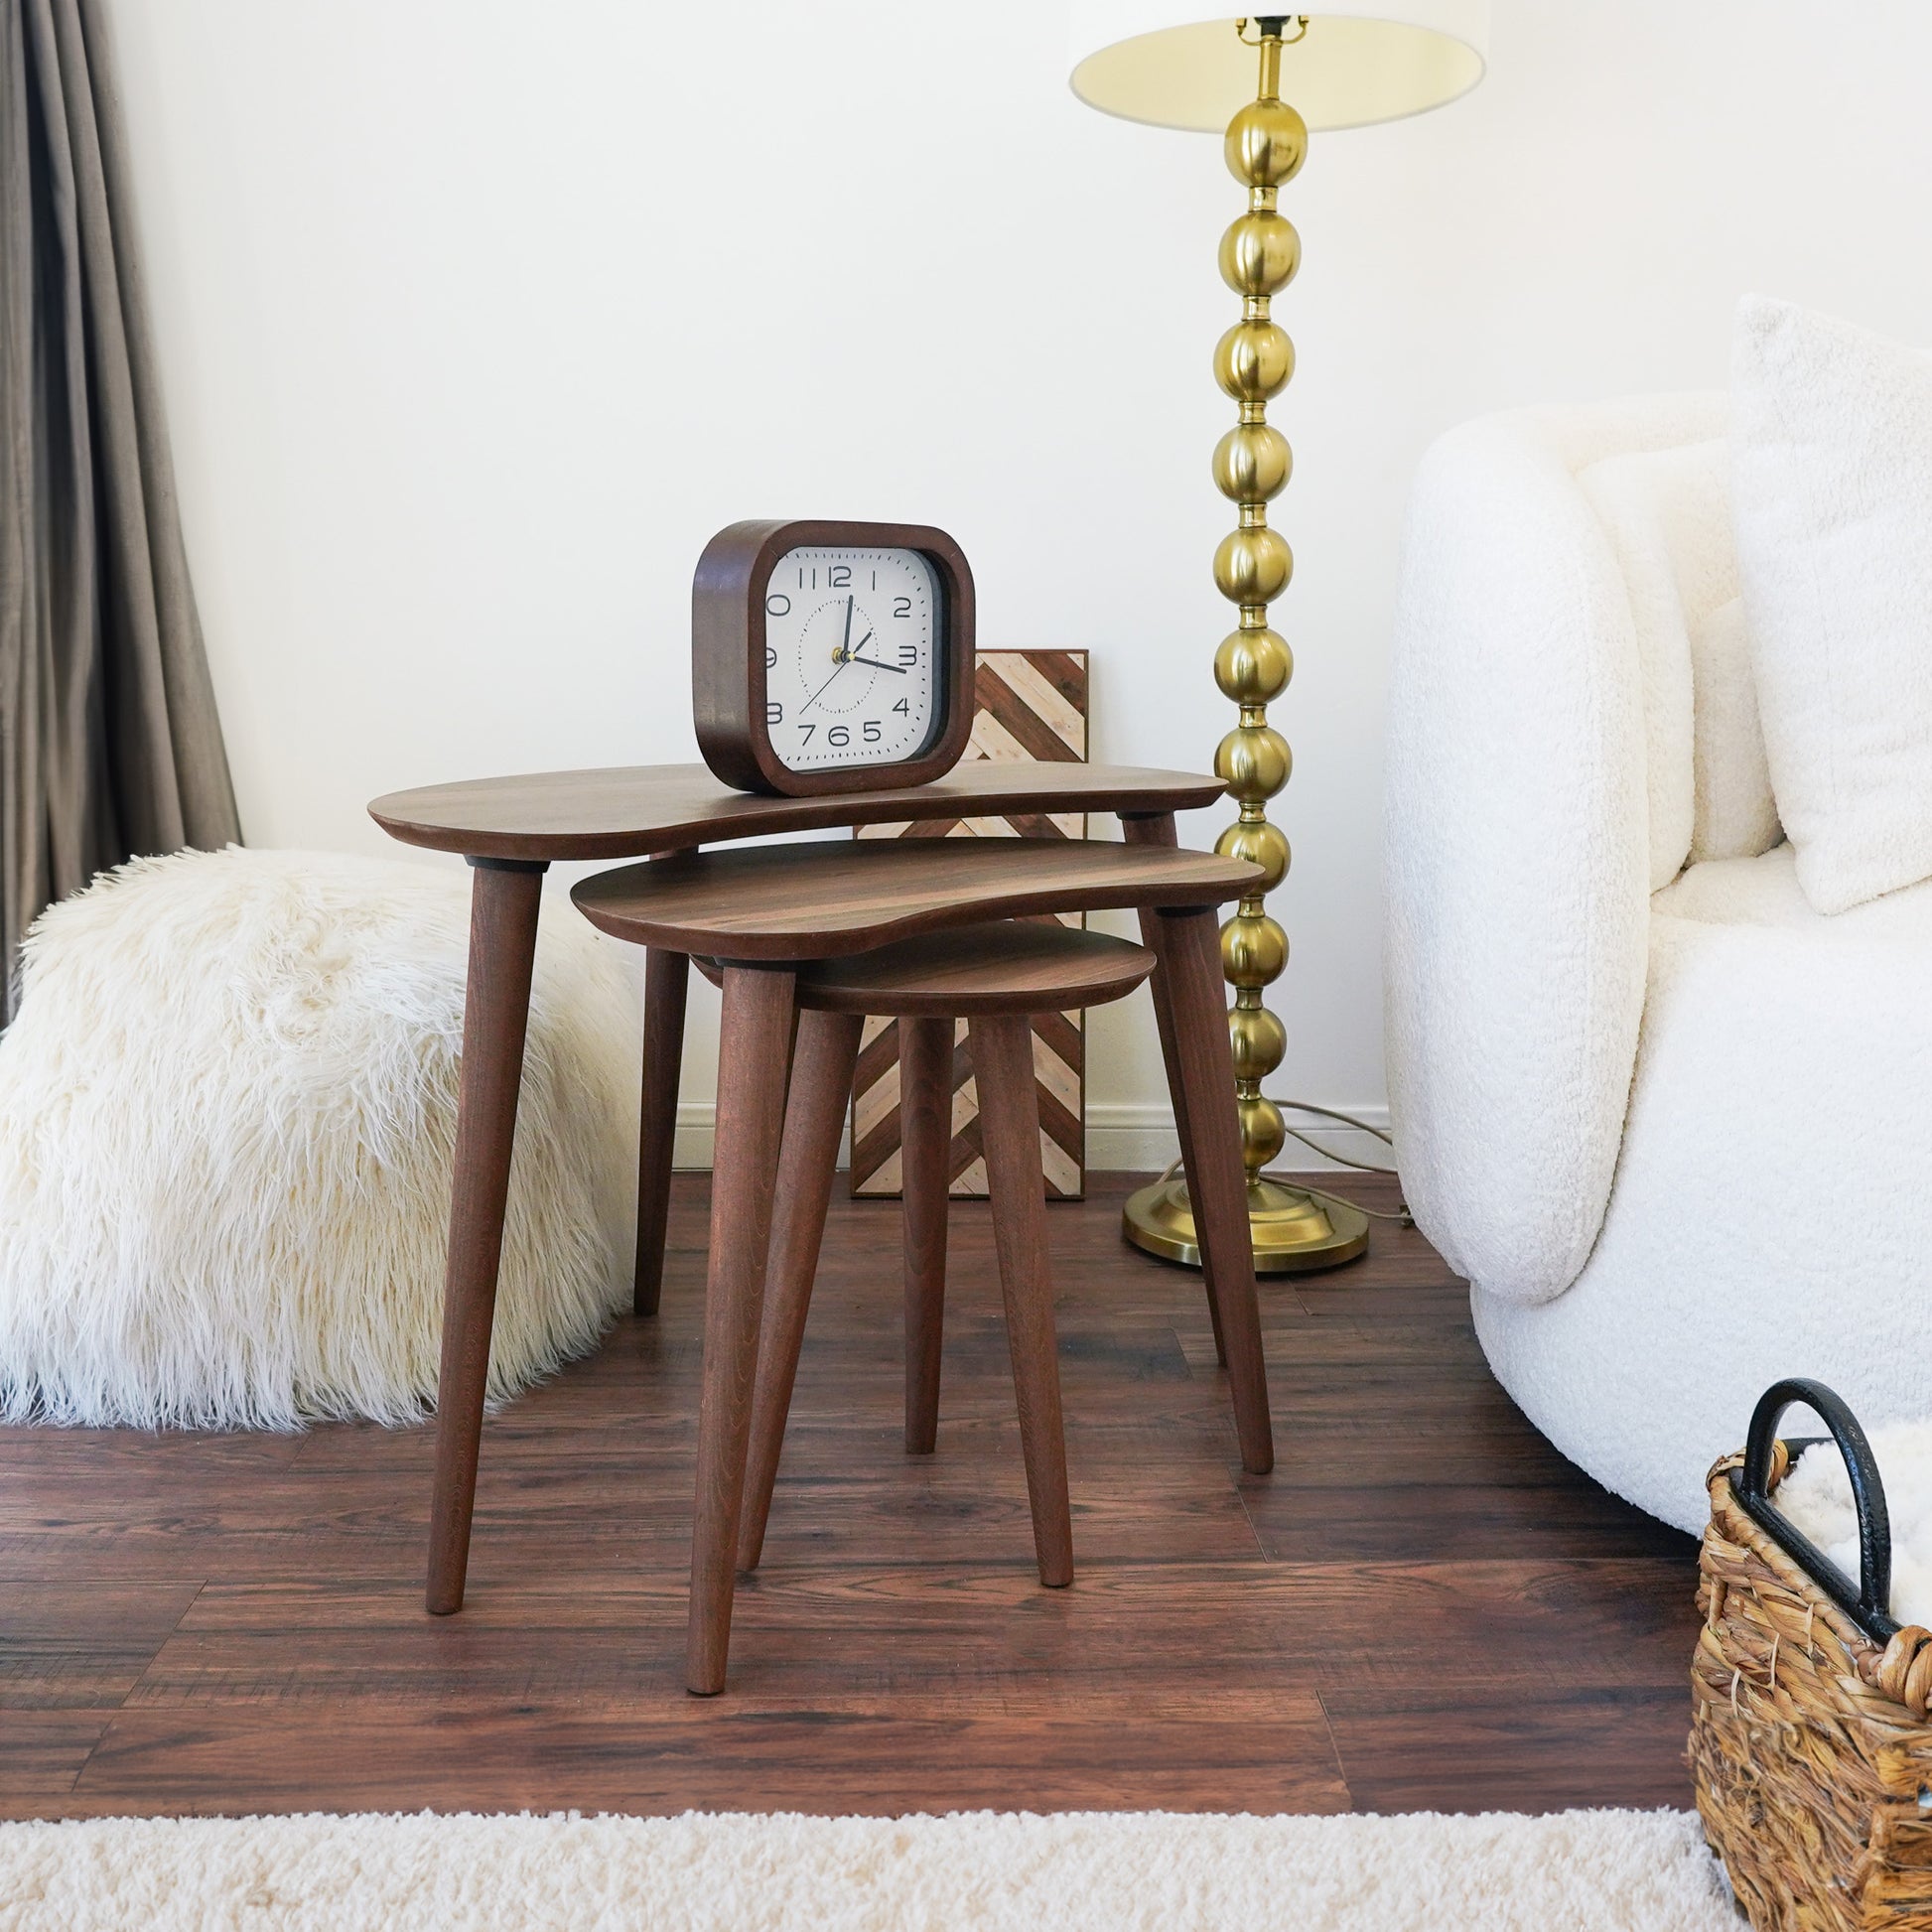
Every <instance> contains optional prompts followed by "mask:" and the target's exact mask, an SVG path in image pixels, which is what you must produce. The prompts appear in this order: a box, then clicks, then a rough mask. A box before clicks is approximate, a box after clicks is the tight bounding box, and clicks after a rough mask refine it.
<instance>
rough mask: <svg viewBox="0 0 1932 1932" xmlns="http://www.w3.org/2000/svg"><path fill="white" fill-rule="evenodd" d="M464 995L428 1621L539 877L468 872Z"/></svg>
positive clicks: (466, 1491)
mask: <svg viewBox="0 0 1932 1932" xmlns="http://www.w3.org/2000/svg"><path fill="white" fill-rule="evenodd" d="M471 865H472V868H473V874H474V878H473V883H472V887H471V898H470V983H469V989H468V992H467V994H466V996H465V1000H464V1010H463V1074H462V1083H461V1086H460V1087H459V1089H458V1097H457V1128H456V1183H455V1187H454V1189H453V1191H452V1194H451V1199H450V1253H449V1260H448V1264H447V1267H446V1270H445V1273H444V1278H443V1364H442V1369H441V1372H440V1374H439V1375H438V1378H437V1384H436V1489H435V1494H434V1496H433V1498H432V1500H431V1504H430V1532H429V1585H428V1588H427V1590H426V1592H425V1600H426V1602H427V1603H428V1605H429V1609H430V1612H431V1614H432V1615H435V1616H448V1615H449V1614H450V1613H451V1612H452V1611H454V1610H460V1609H461V1608H462V1607H463V1584H464V1577H465V1575H466V1573H467V1571H468V1569H469V1564H470V1518H471V1513H472V1511H473V1510H474V1509H475V1507H476V1500H477V1453H478V1450H479V1449H480V1447H481V1445H482V1441H483V1396H484V1394H485V1392H486V1389H487V1386H488V1382H489V1330H490V1324H491V1321H492V1319H493V1318H494V1315H495V1312H496V1271H497V1267H498V1265H499V1264H500V1262H501V1260H502V1255H503V1209H504V1206H505V1204H506V1202H507V1201H508V1199H509V1181H510V1153H511V1149H512V1147H513V1146H514V1144H515V1140H516V1096H517V1091H518V1089H519V1087H520V1086H521V1085H522V1080H523V1038H524V1035H525V1034H526V1033H527V1032H528V1030H529V1023H530V971H531V967H532V965H533V963H534V961H535V957H536V943H537V907H538V904H539V901H540V900H541V897H542V891H543V874H544V870H545V869H544V867H543V866H542V865H541V864H529V863H522V862H517V861H512V860H500V859H477V860H472V861H471Z"/></svg>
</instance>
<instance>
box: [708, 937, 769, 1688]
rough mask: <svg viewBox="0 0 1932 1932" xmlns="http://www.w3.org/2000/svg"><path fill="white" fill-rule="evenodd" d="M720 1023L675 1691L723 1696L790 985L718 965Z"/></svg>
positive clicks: (762, 971)
mask: <svg viewBox="0 0 1932 1932" xmlns="http://www.w3.org/2000/svg"><path fill="white" fill-rule="evenodd" d="M724 980H725V1004H724V1012H723V1014H722V1015H721V1017H720V1020H719V1042H718V1130H717V1144H716V1149H715V1152H714V1153H713V1155H712V1173H711V1267H710V1274H709V1276H708V1279H707V1281H706V1284H705V1311H704V1392H703V1394H702V1396H701V1397H700V1400H699V1406H698V1483H697V1498H696V1502H695V1504H694V1507H693V1510H692V1523H691V1614H690V1627H689V1631H688V1634H687V1636H686V1639H685V1653H684V1681H685V1685H686V1687H687V1688H688V1689H689V1690H691V1691H692V1692H693V1693H694V1694H695V1695H697V1696H699V1697H712V1696H715V1695H716V1694H717V1693H718V1692H719V1691H722V1690H723V1689H724V1688H725V1658H726V1655H727V1653H728V1651H729V1650H730V1648H731V1617H732V1587H733V1583H734V1571H735V1566H736V1563H737V1558H738V1518H739V1508H740V1504H741V1502H742V1499H743V1496H744V1484H745V1449H746V1440H747V1435H748V1432H749V1430H750V1428H751V1420H752V1383H753V1378H754V1374H755V1371H756V1369H757V1364H758V1350H759V1312H760V1310H761V1308H762V1305H763V1301H764V1271H765V1264H766V1261H767V1259H768V1251H769V1248H770V1238H771V1196H772V1183H773V1180H774V1177H775V1175H776V1173H777V1167H778V1152H779V1145H780V1141H781V1138H782V1133H783V1127H784V1111H785V1078H786V1062H787V1057H788V1053H789V1049H790V1044H791V1027H792V1012H793V997H792V996H793V991H794V980H793V975H792V974H791V973H790V972H789V971H787V970H784V969H782V968H760V967H756V966H727V967H726V968H725V973H724Z"/></svg>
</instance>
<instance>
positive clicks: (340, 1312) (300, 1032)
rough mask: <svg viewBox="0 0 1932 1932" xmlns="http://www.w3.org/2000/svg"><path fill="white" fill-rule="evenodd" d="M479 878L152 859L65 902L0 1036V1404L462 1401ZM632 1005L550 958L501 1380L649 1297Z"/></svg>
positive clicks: (171, 1418)
mask: <svg viewBox="0 0 1932 1932" xmlns="http://www.w3.org/2000/svg"><path fill="white" fill-rule="evenodd" d="M469 884H470V879H469V874H468V872H467V870H466V869H464V868H462V867H459V866H450V867H448V868H433V867H427V866H417V865H408V864H401V863H397V862H393V861H371V860H366V859H355V858H347V857H343V856H341V855H337V854H331V853H310V852H252V851H244V850H242V849H241V848H239V847H230V848H229V849H228V850H227V851H225V852H212V853H202V852H185V853H180V854H177V855H176V856H174V857H172V858H167V859H159V860H137V861H136V862H135V863H133V864H131V865H128V866H124V867H122V868H121V869H120V870H119V871H117V872H114V873H110V874H107V875H105V876H103V877H102V878H101V879H100V880H98V881H96V882H95V884H94V885H93V886H91V887H90V888H89V889H88V890H87V891H86V892H84V893H80V894H77V895H75V896H74V897H72V898H69V899H68V900H66V901H64V902H63V903H62V904H59V905H56V906H54V907H52V908H51V909H50V910H49V911H47V912H46V913H44V914H43V915H42V917H41V918H40V920H39V922H38V923H37V924H36V925H35V927H34V929H33V931H32V933H31V934H30V935H29V937H28V940H27V944H26V947H25V950H24V956H23V968H22V970H23V998H22V1002H21V1006H20V1010H19V1015H18V1017H17V1018H16V1020H15V1022H14V1024H13V1026H12V1027H11V1028H10V1029H9V1030H8V1032H7V1033H6V1035H4V1036H3V1037H0V1416H4V1418H5V1419H6V1420H8V1421H27V1420H39V1421H51V1422H62V1423H94V1424H105V1423H135V1424H141V1425H146V1426H150V1427H154V1426H163V1425H189V1426H194V1427H200V1428H234V1427H257V1428H260V1427H267V1428H274V1429H289V1428H295V1427H298V1426H299V1425H300V1423H301V1422H302V1420H303V1419H304V1418H306V1417H318V1416H350V1415H356V1416H369V1417H373V1418H374V1419H376V1420H377V1421H380V1422H388V1423H400V1422H408V1421H413V1420H415V1419H418V1418H420V1417H421V1416H422V1415H423V1413H424V1412H425V1410H426V1409H427V1408H428V1407H429V1406H431V1405H432V1404H433V1403H434V1399H435V1394H436V1375H437V1364H438V1356H439V1351H440V1347H441V1336H442V1325H443V1320H442V1297H443V1262H444V1255H445V1251H446V1248H447V1217H448V1213H449V1201H450V1180H451V1167H452V1152H453V1149H454V1146H455V1140H456V1113H457V1080H458V1072H459V1066H460V1061H461V1054H462V1040H463V1004H464V968H465V958H466V953H467V946H468V928H469V903H470V894H469ZM637 1052H638V1042H637V1026H636V1014H635V1003H634V1001H633V999H632V997H631V995H630V992H629V989H628V987H627V985H626V982H625V980H624V977H623V973H622V969H621V966H620V965H619V963H618V961H617V958H616V956H615V949H614V948H609V947H607V946H606V945H605V943H604V942H603V941H602V940H600V939H599V938H598V936H597V935H596V933H594V932H593V931H592V930H591V928H590V927H589V926H588V925H587V924H586V923H585V922H584V920H582V919H581V918H579V917H578V916H577V915H576V914H575V913H574V912H572V911H571V910H570V908H569V907H568V906H559V907H558V908H557V910H556V912H555V913H550V912H546V914H545V916H544V921H543V926H542V931H541V935H540V937H539V940H538V945H537V959H536V980H535V987H534V991H533V994H532V998H531V1011H530V1033H529V1044H528V1047H527V1049H526V1052H525V1055H524V1072H523V1094H522V1102H521V1107H520V1110H519V1113H518V1117H517V1132H516V1160H515V1165H514V1168H513V1170H512V1173H511V1179H510V1195H509V1215H508V1225H507V1228H506V1231H505V1236H504V1244H503V1267H502V1277H501V1283H500V1286H499V1289H498V1299H497V1306H496V1326H495V1345H494V1348H493V1350H492V1352H491V1355H490V1362H489V1390H490V1394H491V1396H492V1397H494V1398H501V1397H503V1396H506V1395H510V1394H512V1393H514V1392H515V1391H516V1390H518V1389H520V1388H522V1387H524V1386H526V1385H527V1384H528V1383H529V1382H531V1381H532V1380H534V1379H535V1378H537V1377H539V1376H541V1375H544V1374H546V1373H548V1372H549V1371H550V1370H552V1369H554V1368H556V1367H557V1366H558V1364H559V1363H560V1362H562V1361H564V1360H566V1359H568V1358H569V1357H571V1356H573V1355H578V1354H582V1353H584V1352H585V1351H586V1350H588V1349H589V1348H590V1347H591V1346H592V1345H593V1344H594V1343H595V1341H596V1340H597V1338H598V1336H599V1335H600V1334H601V1333H602V1331H603V1330H604V1328H605V1327H606V1325H607V1324H608V1321H609V1319H610V1316H611V1314H612V1312H613V1311H614V1310H615V1309H616V1308H617V1307H618V1306H619V1305H620V1303H621V1301H622V1300H624V1299H625V1298H626V1297H627V1295H628V1293H629V1288H628V1280H629V1269H630V1240H631V1234H630V1225H629V1224H630V1216H631V1207H632V1192H633V1183H634V1177H635V1166H634V1161H635V1147H636V1109H637V1102H636V1091H637V1086H636V1073H637Z"/></svg>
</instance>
